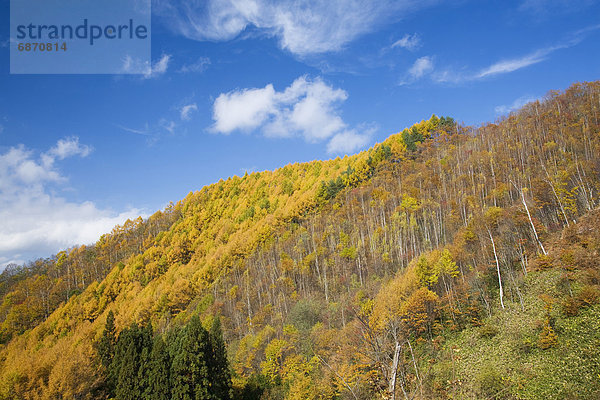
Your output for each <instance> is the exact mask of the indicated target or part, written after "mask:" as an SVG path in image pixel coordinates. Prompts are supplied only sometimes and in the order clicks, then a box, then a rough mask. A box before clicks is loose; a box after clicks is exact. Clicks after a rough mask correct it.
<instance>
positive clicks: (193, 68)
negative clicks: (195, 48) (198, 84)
mask: <svg viewBox="0 0 600 400" xmlns="http://www.w3.org/2000/svg"><path fill="white" fill-rule="evenodd" d="M209 65H210V58H208V57H200V58H199V59H198V60H197V61H196V62H194V63H192V64H185V65H184V66H182V67H181V68H180V69H179V72H181V73H193V72H197V73H199V72H203V71H204V70H206V68H207V67H208V66H209Z"/></svg>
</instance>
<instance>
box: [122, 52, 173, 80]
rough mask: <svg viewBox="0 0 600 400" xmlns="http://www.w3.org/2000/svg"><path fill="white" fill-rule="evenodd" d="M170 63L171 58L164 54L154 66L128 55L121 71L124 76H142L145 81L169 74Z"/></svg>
mask: <svg viewBox="0 0 600 400" xmlns="http://www.w3.org/2000/svg"><path fill="white" fill-rule="evenodd" d="M170 61H171V56H170V55H169V54H163V55H162V56H161V57H160V59H159V60H158V61H155V62H154V63H153V64H152V65H150V63H148V62H145V61H141V60H139V59H137V58H133V57H131V56H129V55H128V56H126V57H125V59H124V60H123V66H122V67H121V71H122V72H123V73H124V74H140V75H142V77H143V78H144V79H150V78H157V77H159V76H161V75H163V74H164V73H165V72H167V69H168V68H169V63H170Z"/></svg>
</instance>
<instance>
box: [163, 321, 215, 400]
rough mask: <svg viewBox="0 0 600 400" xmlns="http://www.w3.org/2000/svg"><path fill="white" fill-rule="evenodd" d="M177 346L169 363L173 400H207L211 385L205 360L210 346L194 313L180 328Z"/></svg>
mask: <svg viewBox="0 0 600 400" xmlns="http://www.w3.org/2000/svg"><path fill="white" fill-rule="evenodd" d="M181 334H182V337H181V341H180V347H179V349H178V351H176V353H175V356H174V357H173V364H172V365H171V398H172V399H173V400H209V399H213V398H214V397H213V396H211V394H210V392H209V390H210V386H211V382H210V377H209V369H208V363H207V359H208V358H209V357H210V354H211V348H210V341H209V336H208V332H207V331H206V329H204V327H203V326H202V323H201V322H200V318H198V316H194V317H192V319H191V320H190V322H189V323H188V324H187V326H186V327H185V329H184V330H182V331H181Z"/></svg>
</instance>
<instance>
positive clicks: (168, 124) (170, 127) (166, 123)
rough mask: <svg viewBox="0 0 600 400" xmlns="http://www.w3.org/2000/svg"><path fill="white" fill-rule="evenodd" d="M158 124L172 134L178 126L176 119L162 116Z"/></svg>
mask: <svg viewBox="0 0 600 400" xmlns="http://www.w3.org/2000/svg"><path fill="white" fill-rule="evenodd" d="M158 125H159V126H160V127H162V128H163V129H165V130H166V131H167V132H169V133H170V134H171V135H173V134H174V133H175V128H176V127H177V124H176V123H175V121H172V120H168V119H166V118H161V119H160V120H159V121H158Z"/></svg>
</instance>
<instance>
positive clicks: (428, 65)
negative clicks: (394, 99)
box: [399, 56, 434, 85]
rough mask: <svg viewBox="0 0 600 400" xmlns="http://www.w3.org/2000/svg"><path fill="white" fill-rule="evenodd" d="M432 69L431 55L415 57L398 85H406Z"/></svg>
mask: <svg viewBox="0 0 600 400" xmlns="http://www.w3.org/2000/svg"><path fill="white" fill-rule="evenodd" d="M433 70H434V63H433V57H431V56H425V57H421V58H417V60H415V62H414V63H413V65H412V66H411V67H410V68H409V69H408V71H406V73H405V74H404V77H403V78H402V79H401V80H400V82H399V85H408V84H410V83H413V82H415V81H417V80H419V79H421V78H423V77H424V76H426V75H427V74H430V73H431V72H432V71H433Z"/></svg>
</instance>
